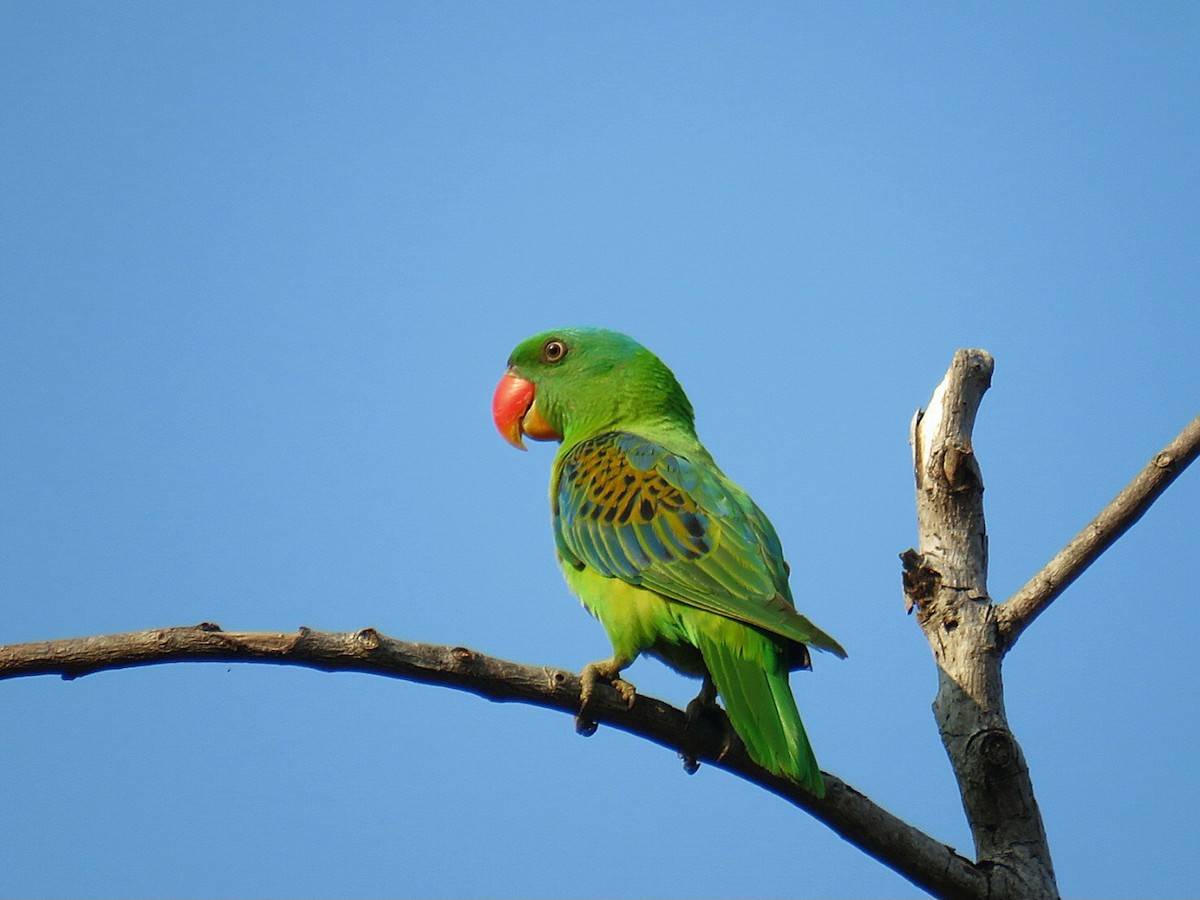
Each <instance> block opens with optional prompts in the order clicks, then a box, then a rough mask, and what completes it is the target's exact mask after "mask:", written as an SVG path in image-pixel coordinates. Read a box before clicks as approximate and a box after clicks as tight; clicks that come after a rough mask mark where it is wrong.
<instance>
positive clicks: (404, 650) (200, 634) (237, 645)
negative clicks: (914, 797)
mask: <svg viewBox="0 0 1200 900" xmlns="http://www.w3.org/2000/svg"><path fill="white" fill-rule="evenodd" d="M205 661H207V662H260V663H275V664H280V665H294V666H305V667H309V668H313V669H320V670H322V671H330V672H331V671H353V672H365V673H369V674H374V675H384V676H388V677H392V678H402V679H405V680H408V681H415V682H420V683H424V684H436V685H443V686H445V687H451V688H455V689H458V690H463V691H468V692H470V693H473V694H477V695H478V696H480V697H484V698H486V699H488V700H493V701H501V702H504V701H516V702H520V703H528V704H532V705H534V706H542V707H546V708H548V709H556V710H561V711H563V712H567V713H571V714H574V713H575V712H576V711H577V710H578V709H579V687H580V685H579V678H578V677H577V676H576V675H575V674H573V673H571V672H568V671H565V670H563V669H555V668H550V667H547V666H528V665H522V664H520V663H514V662H508V661H506V660H502V659H496V658H494V657H490V656H485V655H483V654H481V653H477V652H475V651H474V650H469V649H467V648H466V647H442V646H437V645H433V644H419V643H411V642H408V641H400V640H396V639H394V638H390V637H387V636H386V635H383V634H380V633H379V632H377V631H375V630H374V629H373V628H366V629H363V630H361V631H356V632H323V631H312V630H310V629H307V628H301V629H300V630H299V631H297V632H294V633H291V634H284V633H275V632H226V631H222V630H221V629H220V628H219V627H218V626H216V625H213V624H210V623H205V624H201V625H197V626H192V627H184V628H161V629H154V630H150V631H134V632H128V633H125V634H109V635H101V636H98V637H87V638H72V639H66V640H56V641H40V642H36V643H29V644H12V645H9V646H6V647H5V646H0V679H5V678H17V677H20V676H25V675H45V674H59V675H62V676H63V677H64V678H68V679H70V678H77V677H79V676H81V675H87V674H90V673H92V672H99V671H102V670H106V669H123V668H129V667H132V666H147V665H155V664H159V663H170V662H205ZM588 713H589V717H591V718H594V719H596V720H597V721H599V722H604V723H606V724H609V725H611V726H613V727H615V728H619V729H621V730H622V731H626V732H629V733H630V734H634V735H638V736H639V737H643V738H646V739H648V740H651V741H654V742H655V743H657V744H661V745H662V746H664V747H668V748H671V749H673V750H677V751H680V752H686V753H688V754H690V755H691V756H693V757H694V758H696V759H699V760H703V761H705V762H708V763H710V764H711V765H713V766H716V767H717V768H721V769H724V770H726V771H728V772H731V773H733V774H734V775H737V776H739V777H741V778H744V779H745V780H746V781H749V782H750V783H752V784H756V785H758V786H759V787H762V788H764V789H765V790H768V791H770V792H771V793H773V794H776V795H778V796H780V797H782V798H783V799H785V800H787V801H788V802H789V803H792V804H794V805H796V806H798V807H800V808H801V809H803V810H805V811H807V812H808V813H810V814H811V815H813V816H814V817H815V818H817V819H818V820H820V821H821V822H824V823H825V824H826V825H828V826H829V827H830V828H831V829H833V830H834V831H835V832H837V833H838V834H839V835H841V836H842V837H843V838H845V839H846V840H847V841H849V842H850V843H852V844H854V845H855V846H857V847H859V848H860V849H862V850H863V851H864V852H865V853H867V854H868V855H870V856H872V857H874V858H875V859H877V860H879V861H880V862H882V863H883V864H884V865H887V866H889V867H890V868H892V869H894V870H895V871H896V872H898V873H899V874H901V875H903V876H904V877H905V878H907V879H909V880H910V881H911V882H912V883H913V884H915V885H917V886H918V887H920V888H923V889H924V890H926V891H929V892H930V893H932V894H934V895H936V896H940V897H961V898H983V897H985V896H987V888H988V877H987V875H986V874H985V873H984V872H983V871H982V870H980V869H979V868H978V867H977V866H975V865H974V864H973V863H972V862H971V861H970V860H968V859H966V858H964V857H962V856H960V855H959V854H957V853H956V852H955V851H954V850H953V848H951V847H947V846H946V845H945V844H942V843H940V842H938V841H936V840H934V839H933V838H931V837H929V836H928V835H926V834H924V833H923V832H921V831H919V830H917V829H916V828H913V827H912V826H911V825H909V824H907V823H905V822H903V821H901V820H900V819H898V818H897V817H896V816H894V815H892V814H891V813H889V812H888V811H887V810H885V809H883V808H882V807H880V806H878V805H876V804H875V803H874V802H872V801H871V800H870V799H868V798H867V797H866V796H864V795H863V794H861V793H859V792H858V791H856V790H855V789H854V788H852V787H850V786H849V785H848V784H846V783H845V782H843V781H841V780H840V779H839V778H836V777H835V776H833V775H828V774H826V775H825V784H826V795H825V798H824V799H823V800H817V799H815V798H814V797H812V796H811V795H809V794H808V793H807V792H805V791H804V790H803V789H801V788H800V787H798V786H797V785H795V784H793V783H792V782H790V781H788V780H786V779H784V778H780V777H777V776H775V775H772V774H770V773H769V772H767V771H766V770H764V769H762V768H760V767H759V766H757V765H756V764H755V763H754V762H753V761H752V760H751V759H750V757H749V756H748V755H747V754H746V752H745V749H744V748H743V747H742V746H741V745H740V744H737V745H735V746H734V747H733V748H732V749H730V750H729V751H728V752H726V753H725V754H724V756H723V757H722V751H723V741H724V736H723V735H720V734H718V733H717V732H716V729H715V728H712V727H710V726H706V724H705V723H704V722H703V721H701V722H699V723H697V724H695V725H693V726H692V727H691V729H690V730H689V729H688V727H687V719H686V716H685V714H684V713H683V712H682V711H681V710H678V709H675V708H674V707H673V706H670V705H669V704H666V703H663V702H662V701H661V700H656V699H654V698H653V697H648V696H645V695H642V694H639V695H638V697H637V701H636V702H635V703H634V705H633V707H632V708H628V707H626V705H625V704H624V702H623V701H621V700H620V698H619V697H618V695H617V693H616V692H615V691H613V690H612V689H610V688H607V686H604V685H601V686H599V687H598V688H597V694H596V695H595V696H594V697H593V700H592V704H591V706H590V707H589V709H588Z"/></svg>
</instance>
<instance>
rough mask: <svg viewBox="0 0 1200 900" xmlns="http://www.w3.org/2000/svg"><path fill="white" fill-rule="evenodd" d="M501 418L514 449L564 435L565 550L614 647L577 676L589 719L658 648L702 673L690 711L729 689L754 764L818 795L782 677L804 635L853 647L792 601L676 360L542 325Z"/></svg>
mask: <svg viewBox="0 0 1200 900" xmlns="http://www.w3.org/2000/svg"><path fill="white" fill-rule="evenodd" d="M492 416H493V418H494V419H495V422H496V427H497V428H498V429H499V430H500V433H501V434H502V435H503V436H504V438H505V439H506V440H508V441H509V443H511V444H513V445H514V446H515V447H517V448H519V449H522V450H523V449H525V445H524V442H523V441H522V437H523V436H528V437H530V438H534V439H535V440H554V441H561V442H562V446H561V447H560V448H559V451H558V454H557V455H556V456H555V458H554V467H553V470H552V474H551V477H550V505H551V509H552V513H553V522H554V542H555V546H556V549H557V552H558V559H559V563H560V565H561V566H562V570H563V573H564V574H565V576H566V580H567V584H568V585H569V586H570V588H571V590H572V591H574V593H575V594H577V595H578V596H579V599H580V600H581V601H582V602H583V605H584V607H585V608H586V609H587V610H588V611H589V612H590V613H591V614H592V615H594V616H595V617H596V618H597V619H599V620H600V622H601V624H603V625H604V629H605V631H606V632H607V633H608V637H609V640H610V641H611V642H612V647H613V655H612V658H611V659H607V660H603V661H601V662H596V663H592V664H590V665H588V666H586V667H585V668H584V670H583V673H582V676H581V678H582V682H583V690H582V693H583V698H582V705H581V710H580V716H581V718H582V717H584V714H585V713H586V710H587V705H588V700H589V698H590V697H591V695H592V692H593V690H594V688H595V685H596V683H597V682H598V681H605V682H608V683H610V684H612V686H613V687H614V688H616V689H617V691H618V692H619V693H620V694H621V696H622V697H623V698H624V699H625V700H626V702H627V703H630V704H632V703H633V700H634V696H635V694H634V689H633V686H632V685H630V684H629V683H628V682H626V681H624V680H622V679H621V678H620V674H621V671H622V670H623V669H625V668H626V667H627V666H629V665H630V664H631V663H632V662H633V661H634V659H636V658H637V657H638V655H639V654H642V653H648V654H649V655H651V656H654V657H657V658H658V659H660V660H662V661H663V662H665V663H666V664H667V665H669V666H671V667H672V668H674V669H676V670H678V671H680V672H682V673H684V674H687V675H692V676H697V677H700V678H703V679H704V682H703V686H702V688H701V690H700V695H699V696H698V697H697V698H696V701H694V702H693V704H690V705H689V717H692V718H693V720H694V716H695V715H697V714H702V713H703V712H704V711H705V710H707V709H710V708H711V707H713V706H715V698H716V696H717V695H719V696H720V698H721V700H722V701H723V702H724V706H725V713H726V715H727V716H728V719H729V722H730V724H731V725H732V727H733V730H734V731H736V732H737V734H738V735H739V736H740V737H741V739H742V742H743V743H744V744H745V745H746V749H747V750H748V751H749V753H750V756H751V757H752V758H753V759H754V760H755V761H756V762H757V763H758V764H759V765H761V766H762V767H763V768H765V769H768V770H769V771H771V772H774V773H776V774H778V775H783V776H785V777H787V778H790V779H791V780H793V781H795V782H796V783H798V784H800V785H802V786H803V787H804V788H805V789H807V790H808V791H809V792H810V793H812V794H814V795H816V796H817V797H822V796H824V794H825V783H824V781H823V780H822V778H821V771H820V769H819V768H818V767H817V760H816V757H815V756H814V755H813V751H812V747H811V746H810V744H809V742H808V736H807V735H806V734H805V732H804V725H803V724H802V723H801V721H800V713H799V712H798V710H797V709H796V701H795V699H794V698H793V697H792V690H791V685H790V684H789V681H788V673H789V672H790V671H792V670H795V669H807V668H810V661H809V654H808V649H807V648H808V646H810V645H811V646H813V647H817V648H819V649H821V650H827V651H829V652H831V653H834V654H836V655H837V656H839V657H843V658H844V657H845V655H846V653H845V651H844V650H843V649H842V648H841V646H840V645H839V644H838V642H837V641H835V640H834V639H833V638H832V637H830V636H829V635H828V634H826V633H825V632H824V631H822V630H821V629H820V628H818V627H817V626H815V625H814V624H813V623H812V622H810V621H809V620H808V619H806V618H805V617H804V616H802V615H800V613H798V612H797V611H796V609H795V605H794V602H793V600H792V592H791V589H790V588H789V587H788V566H787V563H786V562H784V559H783V549H782V547H781V546H780V543H779V537H778V536H777V535H776V533H775V529H774V528H773V527H772V525H771V523H770V521H769V520H768V519H767V517H766V516H765V515H764V514H763V512H762V510H760V509H759V508H758V507H757V506H756V505H755V503H754V501H753V500H751V499H750V497H749V495H747V494H746V492H745V491H743V490H742V489H741V488H739V487H738V486H737V485H736V484H734V483H733V482H732V481H730V480H729V478H728V477H726V476H725V474H724V473H723V472H722V471H721V470H720V469H719V468H717V465H716V463H715V462H713V458H712V456H711V455H709V453H708V451H707V450H705V449H704V445H703V444H701V443H700V440H699V438H697V437H696V429H695V425H694V416H693V412H692V404H691V403H690V402H689V401H688V398H687V395H685V394H684V392H683V389H682V388H681V387H680V386H679V382H678V381H676V380H675V376H674V374H673V373H672V372H671V370H670V369H668V368H667V367H666V365H664V364H663V362H662V361H661V360H659V358H658V357H657V356H655V355H654V354H653V353H651V352H650V351H649V350H647V349H646V348H644V347H642V346H641V345H640V344H638V343H637V342H636V341H634V340H633V339H632V338H629V337H627V336H625V335H623V334H619V333H617V332H614V331H607V330H604V329H599V328H564V329H561V330H558V331H548V332H544V333H542V334H538V335H535V336H534V337H531V338H529V339H528V340H525V341H523V342H522V343H521V344H519V345H518V346H517V348H516V349H515V350H514V351H513V354H512V356H511V357H509V360H508V371H507V372H506V373H505V374H504V376H503V377H502V378H501V379H500V383H499V385H498V386H497V387H496V392H495V395H494V397H493V400H492Z"/></svg>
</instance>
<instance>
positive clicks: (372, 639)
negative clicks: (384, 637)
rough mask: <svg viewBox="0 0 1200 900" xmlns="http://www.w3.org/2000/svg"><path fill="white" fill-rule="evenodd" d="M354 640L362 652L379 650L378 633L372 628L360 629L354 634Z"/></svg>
mask: <svg viewBox="0 0 1200 900" xmlns="http://www.w3.org/2000/svg"><path fill="white" fill-rule="evenodd" d="M354 640H355V641H356V642H357V643H358V645H359V646H360V647H362V648H363V649H364V650H378V649H379V644H380V641H379V632H378V631H376V630H375V629H374V628H360V629H359V630H358V631H356V632H354Z"/></svg>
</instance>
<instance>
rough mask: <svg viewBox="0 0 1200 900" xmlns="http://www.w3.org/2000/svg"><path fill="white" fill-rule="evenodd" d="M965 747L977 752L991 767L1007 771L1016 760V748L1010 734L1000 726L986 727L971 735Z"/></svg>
mask: <svg viewBox="0 0 1200 900" xmlns="http://www.w3.org/2000/svg"><path fill="white" fill-rule="evenodd" d="M967 749H968V750H974V751H975V752H977V753H978V754H979V756H980V758H981V759H983V761H984V762H985V763H986V764H987V765H988V766H989V767H990V768H992V769H996V770H999V771H1000V772H1007V771H1009V770H1010V769H1012V768H1013V767H1014V766H1015V765H1016V762H1017V750H1016V747H1015V746H1014V745H1013V738H1012V735H1011V734H1009V733H1008V731H1006V730H1004V729H1001V728H988V729H986V730H984V731H981V732H979V733H978V734H975V735H972V737H971V739H970V741H968V742H967Z"/></svg>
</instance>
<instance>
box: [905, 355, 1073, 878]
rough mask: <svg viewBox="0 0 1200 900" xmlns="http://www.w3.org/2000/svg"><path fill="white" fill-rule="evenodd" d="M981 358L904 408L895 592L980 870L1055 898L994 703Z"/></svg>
mask: <svg viewBox="0 0 1200 900" xmlns="http://www.w3.org/2000/svg"><path fill="white" fill-rule="evenodd" d="M992 368H993V362H992V357H991V356H990V355H989V354H988V353H986V352H985V351H983V350H959V351H958V352H957V353H955V355H954V360H953V362H952V363H951V365H950V368H949V370H948V371H947V372H946V376H945V378H943V379H942V382H941V384H939V385H938V387H937V388H936V389H935V390H934V392H933V396H932V398H931V399H930V401H929V408H928V409H927V410H925V411H919V412H918V413H917V415H916V416H915V417H914V418H913V424H912V435H911V436H912V445H913V467H914V476H915V478H916V487H917V526H918V531H919V535H920V544H919V547H920V552H917V551H915V550H907V551H905V553H903V554H902V555H901V558H902V559H903V560H904V567H905V568H904V589H905V602H906V604H907V606H908V608H909V609H910V610H912V609H914V608H915V609H916V610H917V621H918V622H919V623H920V625H921V629H922V630H923V631H924V633H925V637H926V638H927V639H928V641H929V646H930V649H931V650H932V651H933V656H934V659H935V661H936V662H937V666H938V691H937V696H936V697H935V699H934V702H933V712H934V718H935V720H936V721H937V725H938V731H939V733H940V734H941V738H942V744H943V745H944V746H945V748H946V753H947V755H948V756H949V757H950V763H951V766H952V767H953V768H954V774H955V777H956V778H957V779H958V788H959V793H960V794H961V795H962V801H963V808H964V809H965V810H966V814H967V820H968V822H969V823H970V826H971V835H972V837H973V838H974V841H975V854H976V859H977V861H978V864H979V865H980V867H981V869H983V870H985V871H987V872H988V873H989V882H990V883H989V889H990V891H991V895H992V896H996V897H1057V896H1058V888H1057V886H1056V884H1055V879H1054V867H1053V864H1052V862H1051V859H1050V847H1049V843H1048V842H1047V840H1046V831H1045V827H1044V826H1043V823H1042V817H1041V813H1040V812H1039V810H1038V805H1037V800H1036V798H1035V797H1034V793H1033V784H1032V781H1031V780H1030V777H1029V768H1028V766H1027V765H1026V764H1025V759H1024V755H1023V754H1022V752H1021V747H1020V745H1019V744H1018V743H1017V740H1016V738H1015V737H1014V736H1013V734H1012V731H1011V730H1010V729H1009V727H1008V720H1007V717H1006V715H1005V712H1004V683H1003V679H1002V676H1001V661H1002V659H1003V654H1002V653H1001V652H1000V650H999V642H998V635H997V628H996V616H995V607H994V606H993V605H992V602H991V599H990V598H989V597H988V592H987V527H986V525H985V523H984V516H983V476H982V474H981V473H980V469H979V463H978V461H977V459H976V457H975V451H974V446H973V444H972V440H971V432H972V430H973V428H974V424H975V414H976V411H977V410H978V408H979V404H980V402H981V401H982V399H983V394H984V392H985V391H986V390H987V389H988V387H989V385H990V384H991V378H992Z"/></svg>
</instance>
